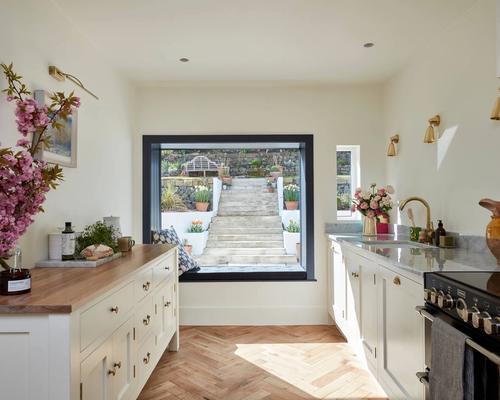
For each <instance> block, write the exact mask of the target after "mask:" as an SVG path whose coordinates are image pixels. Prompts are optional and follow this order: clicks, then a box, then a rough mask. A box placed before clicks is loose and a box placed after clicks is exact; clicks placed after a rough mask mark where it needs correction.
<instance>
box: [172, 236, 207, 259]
mask: <svg viewBox="0 0 500 400" xmlns="http://www.w3.org/2000/svg"><path fill="white" fill-rule="evenodd" d="M179 236H181V239H186V240H187V241H188V243H189V244H190V245H192V246H193V256H199V255H201V254H202V253H203V250H205V247H206V245H207V240H208V231H205V232H200V233H191V232H183V233H182V234H179Z"/></svg>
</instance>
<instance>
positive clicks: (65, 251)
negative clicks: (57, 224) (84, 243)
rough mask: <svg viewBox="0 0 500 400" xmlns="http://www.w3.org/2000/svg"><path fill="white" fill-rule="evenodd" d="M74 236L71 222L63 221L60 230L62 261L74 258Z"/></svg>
mask: <svg viewBox="0 0 500 400" xmlns="http://www.w3.org/2000/svg"><path fill="white" fill-rule="evenodd" d="M75 238H76V236H75V231H74V230H73V228H72V227H71V222H65V227H64V230H63V231H62V251H61V259H62V260H63V261H68V260H72V259H74V258H75Z"/></svg>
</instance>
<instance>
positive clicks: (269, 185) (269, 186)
mask: <svg viewBox="0 0 500 400" xmlns="http://www.w3.org/2000/svg"><path fill="white" fill-rule="evenodd" d="M266 188H267V191H268V192H269V193H274V186H273V179H271V178H268V179H267V183H266Z"/></svg>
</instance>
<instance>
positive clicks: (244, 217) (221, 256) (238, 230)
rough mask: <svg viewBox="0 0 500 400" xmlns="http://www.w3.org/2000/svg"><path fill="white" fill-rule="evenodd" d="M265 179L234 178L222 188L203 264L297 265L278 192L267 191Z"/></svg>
mask: <svg viewBox="0 0 500 400" xmlns="http://www.w3.org/2000/svg"><path fill="white" fill-rule="evenodd" d="M266 184H267V182H266V179H264V178H239V179H238V178H235V179H233V185H232V186H231V187H230V189H229V190H223V191H222V193H221V198H220V201H219V210H218V213H217V216H216V217H214V218H213V219H212V222H211V224H210V229H209V234H208V241H207V247H206V248H205V250H204V252H203V254H202V255H201V256H199V257H198V258H197V260H198V262H199V263H200V264H201V265H208V266H217V265H219V266H225V265H235V264H237V265H255V264H260V265H278V264H279V265H286V264H293V265H296V264H297V259H296V257H295V256H294V255H287V254H286V250H285V247H284V243H283V227H282V223H281V217H280V216H279V215H278V195H277V193H276V192H274V193H269V192H268V191H267V190H266Z"/></svg>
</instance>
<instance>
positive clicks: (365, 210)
mask: <svg viewBox="0 0 500 400" xmlns="http://www.w3.org/2000/svg"><path fill="white" fill-rule="evenodd" d="M391 193H393V189H392V188H391V187H390V186H388V187H385V188H384V187H382V188H378V189H377V184H375V183H372V184H371V185H370V189H369V190H366V191H365V190H363V189H362V188H358V189H356V192H355V193H354V199H353V201H352V203H353V205H352V211H359V212H360V213H361V214H363V215H364V216H365V217H367V218H375V219H377V220H379V218H380V217H381V216H382V215H387V213H388V212H389V211H390V210H391V209H392V199H391V196H390V194H391Z"/></svg>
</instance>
